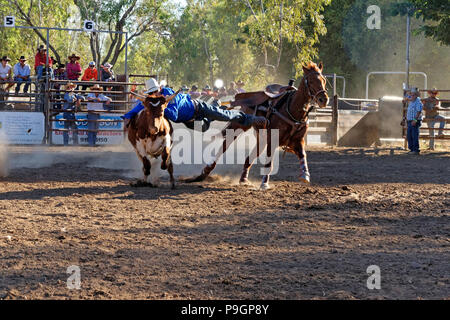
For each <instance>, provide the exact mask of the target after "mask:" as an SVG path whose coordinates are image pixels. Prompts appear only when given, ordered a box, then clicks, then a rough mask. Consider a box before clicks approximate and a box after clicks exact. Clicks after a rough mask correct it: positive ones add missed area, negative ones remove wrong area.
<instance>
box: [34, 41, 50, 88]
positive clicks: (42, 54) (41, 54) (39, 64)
mask: <svg viewBox="0 0 450 320" xmlns="http://www.w3.org/2000/svg"><path fill="white" fill-rule="evenodd" d="M46 66H47V49H45V48H44V45H42V44H41V45H40V46H39V48H38V49H37V53H36V55H35V56H34V71H35V72H36V75H37V78H38V79H41V78H42V77H43V76H44V71H45V68H46ZM52 66H53V61H52V59H48V66H47V68H48V70H49V71H50V75H52V74H53V73H52Z"/></svg>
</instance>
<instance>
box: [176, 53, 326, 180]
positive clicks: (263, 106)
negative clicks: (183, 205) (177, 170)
mask: <svg viewBox="0 0 450 320" xmlns="http://www.w3.org/2000/svg"><path fill="white" fill-rule="evenodd" d="M322 70H323V65H322V63H319V65H316V64H315V63H313V62H310V63H309V64H308V65H306V66H303V78H302V80H301V82H300V86H299V88H298V89H296V88H295V87H291V86H287V87H281V86H278V87H277V86H276V85H275V86H268V87H267V88H266V91H265V92H250V93H241V94H237V95H236V97H235V102H234V104H233V105H240V106H241V110H242V111H243V112H245V113H247V114H256V115H261V116H265V117H266V118H267V119H268V120H269V125H268V126H267V137H271V130H279V131H278V137H279V140H278V146H279V147H281V148H282V149H284V150H286V151H288V152H291V153H294V154H296V155H297V157H298V158H299V160H300V181H302V182H305V183H309V182H310V174H309V170H308V165H307V162H306V151H305V135H306V131H307V129H308V122H307V120H308V113H309V112H310V111H311V110H312V108H313V107H314V106H315V105H318V106H319V107H320V108H324V107H326V105H327V103H328V95H327V92H326V79H325V77H324V76H323V75H322ZM271 87H272V88H273V87H277V89H278V90H279V91H280V92H279V93H278V94H273V92H272V93H270V92H267V91H268V89H269V88H271ZM255 108H256V110H255ZM250 128H251V127H250V126H248V127H243V126H241V125H239V124H236V123H229V124H228V126H227V127H226V128H225V129H224V130H223V131H222V137H223V138H224V141H223V145H222V148H221V150H219V152H218V153H217V155H216V157H215V160H214V161H213V162H212V163H210V164H207V165H206V166H205V167H204V168H203V170H202V173H201V174H200V175H199V176H197V177H194V178H190V179H187V180H185V182H198V181H203V180H204V179H205V178H206V177H208V175H209V174H210V173H211V171H212V170H213V169H214V168H215V166H216V163H217V161H218V159H219V158H220V156H222V154H223V153H225V151H226V150H227V149H228V147H229V146H230V145H231V143H232V142H233V141H234V140H235V139H236V138H237V137H238V136H239V135H237V134H235V135H233V139H226V130H229V129H232V130H238V129H242V132H245V131H247V130H248V129H250ZM263 130H264V129H263ZM259 136H260V135H259V134H257V143H258V146H259V145H260V142H259V139H258V137H259ZM266 140H267V141H266V142H263V144H262V146H263V148H258V146H257V147H255V149H254V150H253V151H252V153H251V154H250V156H248V157H247V159H246V161H245V164H244V168H243V171H242V175H241V178H240V181H239V182H240V183H241V184H246V183H248V173H249V170H250V168H251V166H252V164H253V161H254V160H255V159H256V158H257V157H259V155H260V153H261V152H262V151H263V150H264V148H265V147H268V155H269V157H270V156H271V155H270V153H271V150H272V146H271V139H270V138H269V139H266ZM255 155H256V157H255ZM265 169H267V170H266V174H264V175H263V178H262V182H261V189H268V188H269V176H270V171H271V170H272V161H269V162H268V163H267V164H266V165H265Z"/></svg>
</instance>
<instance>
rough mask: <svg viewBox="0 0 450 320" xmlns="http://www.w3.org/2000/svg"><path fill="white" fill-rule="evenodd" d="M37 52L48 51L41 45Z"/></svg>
mask: <svg viewBox="0 0 450 320" xmlns="http://www.w3.org/2000/svg"><path fill="white" fill-rule="evenodd" d="M37 50H39V51H41V50H44V51H47V49H45V47H44V45H43V44H41V45H40V46H39V47H38V48H37Z"/></svg>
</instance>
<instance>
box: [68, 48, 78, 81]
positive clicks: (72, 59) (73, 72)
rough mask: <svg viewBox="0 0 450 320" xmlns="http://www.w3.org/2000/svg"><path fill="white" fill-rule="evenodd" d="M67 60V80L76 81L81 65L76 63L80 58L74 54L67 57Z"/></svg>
mask: <svg viewBox="0 0 450 320" xmlns="http://www.w3.org/2000/svg"><path fill="white" fill-rule="evenodd" d="M68 59H69V63H68V64H67V65H66V71H67V79H69V80H72V81H78V79H79V77H80V76H81V65H80V63H79V62H78V60H80V57H79V56H77V55H76V54H75V53H72V55H71V56H69V57H68ZM77 87H78V86H77Z"/></svg>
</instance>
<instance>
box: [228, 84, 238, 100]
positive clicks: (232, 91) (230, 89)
mask: <svg viewBox="0 0 450 320" xmlns="http://www.w3.org/2000/svg"><path fill="white" fill-rule="evenodd" d="M227 93H228V95H229V96H233V97H234V96H235V95H236V94H237V93H239V91H238V90H237V89H236V83H235V82H234V81H231V82H230V86H229V87H228V91H227Z"/></svg>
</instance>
